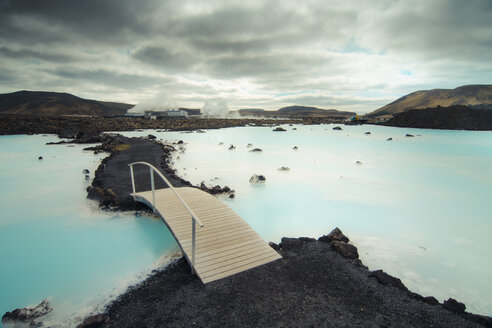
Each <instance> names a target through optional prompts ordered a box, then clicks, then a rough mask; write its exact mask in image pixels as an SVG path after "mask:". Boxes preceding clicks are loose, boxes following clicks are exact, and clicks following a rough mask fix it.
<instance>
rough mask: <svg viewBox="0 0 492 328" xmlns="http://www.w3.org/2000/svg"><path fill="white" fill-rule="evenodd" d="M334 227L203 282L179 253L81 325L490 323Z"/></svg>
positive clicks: (290, 240) (284, 240) (287, 241)
mask: <svg viewBox="0 0 492 328" xmlns="http://www.w3.org/2000/svg"><path fill="white" fill-rule="evenodd" d="M333 235H335V238H333ZM340 235H341V236H343V234H341V232H340V231H339V230H338V232H337V231H335V234H333V232H332V233H331V234H330V235H328V236H323V237H321V238H319V239H318V240H315V239H313V238H282V242H281V243H280V244H279V245H275V244H272V247H274V249H276V250H277V251H278V252H279V253H280V254H281V255H282V257H283V259H281V260H277V261H275V262H272V263H269V264H266V265H263V266H260V267H257V268H255V269H251V270H248V271H246V272H242V273H240V274H237V275H234V276H232V277H229V278H226V279H222V280H219V281H215V282H212V283H209V284H207V285H203V284H202V283H201V281H200V280H199V279H198V278H197V277H196V276H193V275H191V274H190V270H189V265H188V263H187V262H186V261H185V260H184V258H181V259H180V260H178V261H176V262H174V263H173V264H172V265H170V266H169V267H167V268H166V269H163V270H160V271H157V272H155V273H154V274H153V275H152V276H151V277H149V278H148V279H147V280H145V281H144V282H142V283H141V284H139V285H137V286H134V287H131V288H130V289H129V290H128V291H127V292H126V293H124V294H123V295H121V296H120V297H119V298H118V299H116V300H115V301H114V302H112V303H111V304H110V305H109V306H108V308H107V310H106V312H105V313H104V314H99V315H98V316H97V317H96V318H97V319H98V320H95V318H94V317H89V318H88V319H87V321H86V322H85V323H83V324H81V325H80V327H119V328H121V327H191V326H195V327H443V328H444V327H446V328H448V327H481V326H485V327H491V326H492V319H491V318H488V317H483V316H477V315H473V314H470V313H467V312H465V306H464V305H463V304H462V303H459V302H457V301H455V300H453V299H449V300H447V301H445V302H444V303H443V304H440V303H439V302H438V301H437V300H436V299H435V298H433V297H422V296H420V295H418V294H415V293H412V292H410V291H409V290H408V289H407V288H406V287H405V286H404V285H403V284H402V283H401V281H400V280H399V279H397V278H395V277H392V276H390V275H388V274H386V273H385V272H383V271H381V270H377V271H369V270H368V269H367V267H365V266H364V265H363V264H362V263H361V261H360V260H359V259H358V258H357V256H349V257H346V255H347V254H344V253H343V252H340V250H339V247H338V246H339V245H343V244H346V245H350V246H352V247H353V248H355V247H354V246H353V245H351V244H347V243H346V242H345V241H343V240H341V239H340V238H339V237H336V236H340ZM336 245H338V246H336ZM344 255H345V256H344ZM95 322H100V324H101V325H100V326H96V323H95Z"/></svg>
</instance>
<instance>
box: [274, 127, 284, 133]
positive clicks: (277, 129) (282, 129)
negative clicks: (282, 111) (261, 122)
mask: <svg viewBox="0 0 492 328" xmlns="http://www.w3.org/2000/svg"><path fill="white" fill-rule="evenodd" d="M273 131H274V132H284V131H287V130H286V129H284V128H282V127H280V126H279V127H278V128H275V129H274V130H273Z"/></svg>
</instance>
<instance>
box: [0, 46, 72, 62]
mask: <svg viewBox="0 0 492 328" xmlns="http://www.w3.org/2000/svg"><path fill="white" fill-rule="evenodd" d="M1 57H7V58H11V59H26V58H28V59H38V60H44V61H51V62H57V63H66V62H69V61H72V60H73V59H74V58H73V57H71V56H68V55H65V54H61V53H46V52H40V51H35V50H31V49H19V50H13V49H9V48H7V47H0V58H1Z"/></svg>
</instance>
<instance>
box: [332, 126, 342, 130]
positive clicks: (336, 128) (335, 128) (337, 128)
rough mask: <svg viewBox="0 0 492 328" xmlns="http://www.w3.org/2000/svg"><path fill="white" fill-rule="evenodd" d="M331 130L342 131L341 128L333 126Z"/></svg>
mask: <svg viewBox="0 0 492 328" xmlns="http://www.w3.org/2000/svg"><path fill="white" fill-rule="evenodd" d="M332 130H336V131H341V130H342V128H341V127H339V126H335V127H334V128H333V129H332Z"/></svg>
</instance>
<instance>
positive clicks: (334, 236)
mask: <svg viewBox="0 0 492 328" xmlns="http://www.w3.org/2000/svg"><path fill="white" fill-rule="evenodd" d="M318 240H319V241H324V242H326V243H331V242H332V241H343V242H344V243H348V242H349V239H348V237H347V236H345V235H344V234H343V232H342V230H340V229H339V228H338V227H337V228H335V229H333V230H332V231H331V232H330V233H329V234H327V235H325V236H321V237H319V239H318Z"/></svg>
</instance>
